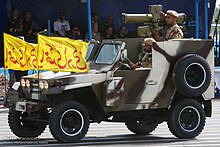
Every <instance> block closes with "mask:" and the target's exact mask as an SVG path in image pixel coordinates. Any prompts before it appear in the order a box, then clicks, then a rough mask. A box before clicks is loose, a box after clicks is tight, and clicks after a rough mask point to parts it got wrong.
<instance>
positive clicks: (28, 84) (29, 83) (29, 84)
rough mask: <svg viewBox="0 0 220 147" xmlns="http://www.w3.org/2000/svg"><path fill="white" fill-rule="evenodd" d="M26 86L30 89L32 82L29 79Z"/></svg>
mask: <svg viewBox="0 0 220 147" xmlns="http://www.w3.org/2000/svg"><path fill="white" fill-rule="evenodd" d="M25 85H26V87H27V88H30V86H31V82H30V81H29V80H28V79H27V80H26V81H25Z"/></svg>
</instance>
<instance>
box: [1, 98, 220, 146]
mask: <svg viewBox="0 0 220 147" xmlns="http://www.w3.org/2000/svg"><path fill="white" fill-rule="evenodd" d="M0 118H1V119H0V146H19V147H20V146H22V147H24V146H26V147H34V146H112V147H113V146H119V145H120V146H166V147H170V146H175V147H182V146H184V147H186V146H190V147H191V146H194V147H200V146H204V147H207V146H209V147H213V146H218V147H219V146H220V99H219V98H218V99H214V100H213V117H212V118H207V123H206V126H205V129H204V131H203V132H202V134H200V135H199V136H198V137H197V138H196V139H190V140H184V139H177V138H175V137H174V136H173V135H172V134H171V133H170V132H169V130H168V128H167V125H166V123H162V124H160V125H159V127H158V128H157V129H156V130H155V131H154V132H153V133H152V134H151V135H148V136H137V135H134V134H132V133H131V132H129V131H128V129H127V128H126V127H125V125H124V124H122V123H101V124H91V125H90V129H89V132H88V134H87V135H86V137H85V139H83V141H82V142H80V143H75V144H73V143H72V144H65V145H64V144H59V143H57V142H56V140H54V139H53V137H52V136H51V135H50V132H49V130H48V129H47V130H46V131H45V132H44V133H43V134H42V135H41V136H40V137H39V138H37V139H26V140H24V139H18V138H17V137H16V136H14V135H13V134H12V133H11V132H10V129H9V127H8V124H7V110H4V109H0Z"/></svg>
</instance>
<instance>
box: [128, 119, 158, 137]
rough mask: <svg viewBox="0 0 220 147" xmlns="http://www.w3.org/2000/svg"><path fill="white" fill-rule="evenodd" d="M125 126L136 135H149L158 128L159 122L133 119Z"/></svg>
mask: <svg viewBox="0 0 220 147" xmlns="http://www.w3.org/2000/svg"><path fill="white" fill-rule="evenodd" d="M125 125H126V126H127V128H128V129H129V130H130V131H131V132H133V133H135V134H149V133H151V132H152V131H154V130H155V129H156V128H157V126H158V122H156V121H153V120H146V119H143V118H132V119H129V120H128V121H127V122H126V123H125Z"/></svg>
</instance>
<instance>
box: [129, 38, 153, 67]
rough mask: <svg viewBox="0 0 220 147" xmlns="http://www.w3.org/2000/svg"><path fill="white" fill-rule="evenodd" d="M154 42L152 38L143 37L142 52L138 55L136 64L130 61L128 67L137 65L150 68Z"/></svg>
mask: <svg viewBox="0 0 220 147" xmlns="http://www.w3.org/2000/svg"><path fill="white" fill-rule="evenodd" d="M153 42H155V40H154V39H153V38H145V39H144V47H143V50H142V52H141V53H140V54H139V55H138V62H137V63H136V64H134V63H130V64H129V65H130V68H131V69H135V68H138V67H148V68H152V44H153Z"/></svg>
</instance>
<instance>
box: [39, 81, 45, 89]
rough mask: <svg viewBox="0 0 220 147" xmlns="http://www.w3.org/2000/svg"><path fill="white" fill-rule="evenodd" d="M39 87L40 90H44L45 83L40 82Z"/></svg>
mask: <svg viewBox="0 0 220 147" xmlns="http://www.w3.org/2000/svg"><path fill="white" fill-rule="evenodd" d="M39 87H40V89H44V83H43V81H40V82H39Z"/></svg>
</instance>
